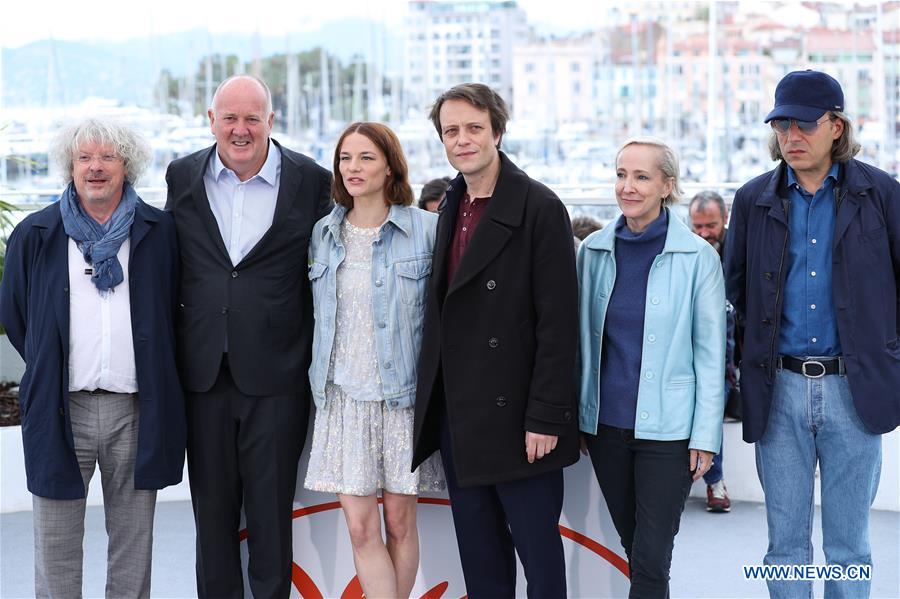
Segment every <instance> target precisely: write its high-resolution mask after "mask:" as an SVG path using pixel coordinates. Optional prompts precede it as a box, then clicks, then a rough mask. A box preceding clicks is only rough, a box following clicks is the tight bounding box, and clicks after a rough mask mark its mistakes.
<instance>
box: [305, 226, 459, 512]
mask: <svg viewBox="0 0 900 599" xmlns="http://www.w3.org/2000/svg"><path fill="white" fill-rule="evenodd" d="M378 230H379V229H378V228H361V227H355V226H353V225H352V224H350V223H349V222H348V221H347V219H346V218H345V219H344V221H343V222H342V223H341V242H342V243H343V245H344V248H345V250H346V256H345V258H344V261H343V262H342V263H341V265H340V266H339V267H338V270H337V275H336V278H337V315H336V316H337V319H336V330H335V335H334V346H333V348H332V352H331V360H330V363H329V367H328V380H327V382H326V385H325V404H324V406H323V407H322V408H321V409H319V410H317V411H316V418H315V424H314V426H313V440H312V449H311V450H310V456H309V468H308V469H307V473H306V480H305V481H304V483H303V484H304V486H305V487H306V488H307V489H311V490H313V491H324V492H328V493H342V494H346V495H360V496H364V495H373V494H374V493H375V492H376V491H377V490H378V489H384V490H386V491H389V492H391V493H401V494H404V495H415V494H417V493H418V492H420V491H440V490H442V489H444V488H446V482H445V481H444V475H443V470H442V467H441V463H440V458H439V456H438V454H435V455H433V456H431V457H430V458H429V459H428V460H427V461H426V462H425V463H423V464H422V465H421V466H420V467H419V468H418V469H417V470H416V471H415V472H410V471H409V467H410V465H411V464H412V433H413V418H414V410H415V408H413V407H410V408H395V409H389V408H388V407H387V405H386V404H385V402H384V400H383V398H382V396H381V376H380V375H379V373H378V354H377V352H376V351H375V322H374V318H373V314H372V242H373V241H374V240H375V239H376V238H377V237H378Z"/></svg>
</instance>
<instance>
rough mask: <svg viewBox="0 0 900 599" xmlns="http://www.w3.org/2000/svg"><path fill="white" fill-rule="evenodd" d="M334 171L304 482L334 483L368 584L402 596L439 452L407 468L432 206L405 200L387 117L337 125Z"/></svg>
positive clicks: (408, 193) (369, 591) (402, 164)
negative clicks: (422, 495)
mask: <svg viewBox="0 0 900 599" xmlns="http://www.w3.org/2000/svg"><path fill="white" fill-rule="evenodd" d="M334 173H335V177H334V183H333V195H334V199H335V202H336V206H335V207H334V209H333V210H332V212H331V214H330V215H328V216H326V217H325V218H323V219H322V220H321V221H319V222H318V223H317V224H316V226H315V227H314V229H313V233H312V239H311V241H310V256H311V260H312V262H311V265H310V268H309V278H310V281H311V283H312V289H313V304H314V307H315V319H316V324H315V332H314V336H313V363H312V364H311V366H310V370H309V378H310V383H311V386H312V393H313V399H314V400H315V403H316V417H315V425H314V430H313V440H312V449H311V452H310V459H309V469H308V472H307V475H306V481H305V483H304V485H305V487H306V488H307V489H311V490H314V491H324V492H330V493H337V495H338V499H339V500H340V503H341V507H342V508H343V511H344V515H345V517H346V519H347V527H348V529H349V531H350V542H351V544H352V546H353V561H354V564H355V566H356V572H357V575H358V577H359V581H360V584H361V585H362V589H363V592H364V594H365V595H366V596H367V597H408V596H409V594H410V592H411V591H412V588H413V584H414V582H415V578H416V571H417V569H418V564H419V537H418V531H417V529H416V494H417V493H418V492H419V491H422V490H441V489H443V488H444V480H443V474H442V472H441V467H440V463H439V461H438V457H437V455H435V456H434V457H433V458H432V460H431V461H429V462H426V463H425V464H423V465H422V466H421V467H420V468H419V469H418V470H417V471H415V472H411V471H410V464H411V463H412V445H411V444H412V427H413V402H414V400H415V393H416V362H417V361H418V356H419V346H420V341H421V330H422V318H423V316H424V309H425V293H426V290H427V282H428V278H429V275H430V273H431V254H432V247H433V245H434V232H435V227H436V225H437V215H436V214H431V213H428V212H425V211H423V210H419V209H418V208H413V207H411V206H410V204H412V202H413V194H412V190H411V189H410V186H409V180H408V174H407V166H406V159H405V158H404V156H403V150H402V148H401V147H400V141H399V140H398V139H397V136H396V135H395V134H394V133H393V131H391V130H390V129H389V128H388V127H386V126H384V125H382V124H379V123H354V124H352V125H350V126H349V127H348V128H347V130H346V131H344V133H343V134H342V135H341V137H340V139H339V140H338V143H337V148H336V150H335V156H334ZM379 490H380V491H381V495H382V498H383V500H384V528H385V533H386V537H387V541H386V542H385V541H384V540H383V539H382V535H381V515H380V512H379V509H378V497H377V493H378V491H379Z"/></svg>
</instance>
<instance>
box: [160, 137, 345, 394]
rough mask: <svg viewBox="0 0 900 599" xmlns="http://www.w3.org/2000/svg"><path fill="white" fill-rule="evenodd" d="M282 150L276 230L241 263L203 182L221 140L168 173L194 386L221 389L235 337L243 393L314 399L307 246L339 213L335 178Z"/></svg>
mask: <svg viewBox="0 0 900 599" xmlns="http://www.w3.org/2000/svg"><path fill="white" fill-rule="evenodd" d="M273 141H274V140H273ZM274 148H276V149H277V150H278V151H280V152H281V182H280V187H279V191H278V199H277V202H276V206H275V215H274V218H273V221H272V226H271V227H270V228H269V230H268V231H267V232H266V233H265V235H263V237H262V239H260V241H259V243H257V244H256V245H255V246H254V247H253V249H252V250H250V252H249V253H248V254H247V255H246V256H244V258H243V260H241V262H240V263H239V264H237V265H232V264H231V259H230V258H229V257H228V252H227V250H226V248H225V243H224V241H223V240H222V235H221V233H220V232H219V226H218V224H217V223H216V219H215V216H213V213H212V210H211V209H210V206H209V198H208V197H207V195H206V187H205V186H204V184H203V174H204V173H205V172H206V168H207V165H208V164H209V160H210V159H211V158H212V156H213V152H215V150H216V146H215V145H213V146H212V147H209V148H206V149H204V150H201V151H199V152H196V153H194V154H191V155H190V156H185V157H184V158H180V159H178V160H175V161H174V162H172V163H171V164H170V165H169V168H168V170H167V171H166V183H167V184H168V187H169V190H168V197H167V200H166V210H169V211H171V212H172V213H173V215H174V216H175V224H176V227H177V230H178V239H179V244H180V247H181V266H182V269H181V285H180V295H179V299H180V307H179V312H180V314H179V318H178V322H177V332H178V365H179V370H180V373H181V379H182V383H183V385H184V387H185V389H186V390H188V391H192V392H197V393H202V392H205V391H208V390H209V389H210V388H211V387H212V386H213V383H215V381H216V377H217V376H218V373H219V368H220V366H221V363H222V352H223V350H224V349H225V347H226V342H227V348H228V363H229V367H230V369H231V374H232V377H233V379H234V382H235V384H236V385H237V387H238V389H239V390H240V391H241V392H242V393H244V394H246V395H254V396H263V395H293V394H296V393H298V392H300V393H301V394H302V395H303V396H304V397H308V396H309V379H308V378H307V370H308V369H309V362H310V351H311V345H312V333H313V310H312V298H311V295H310V287H309V279H308V277H307V267H308V256H307V250H308V247H309V236H310V233H311V231H312V227H313V225H314V224H315V223H316V221H317V220H318V219H319V218H321V217H322V216H325V215H326V214H328V212H329V211H330V210H331V205H332V203H331V174H330V173H329V172H328V171H327V170H325V169H323V168H322V167H320V166H318V165H317V164H316V163H315V162H314V161H312V160H311V159H309V158H307V157H306V156H302V155H301V154H298V153H296V152H292V151H291V150H288V149H287V148H283V147H281V145H280V144H278V142H274Z"/></svg>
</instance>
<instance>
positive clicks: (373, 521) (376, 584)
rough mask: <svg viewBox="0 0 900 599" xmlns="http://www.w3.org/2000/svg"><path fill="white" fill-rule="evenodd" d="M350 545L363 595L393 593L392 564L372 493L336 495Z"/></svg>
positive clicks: (373, 597) (374, 597)
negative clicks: (364, 494)
mask: <svg viewBox="0 0 900 599" xmlns="http://www.w3.org/2000/svg"><path fill="white" fill-rule="evenodd" d="M338 499H339V500H340V502H341V507H342V508H343V509H344V517H345V518H346V519H347V528H348V529H349V530H350V544H351V545H352V546H353V564H354V565H355V566H356V575H357V576H358V577H359V583H360V585H361V586H362V590H363V593H364V594H365V596H366V597H367V599H387V598H393V597H397V580H396V576H395V574H394V565H393V563H392V562H391V556H390V554H389V553H388V549H387V547H385V545H384V540H383V539H382V536H381V514H380V513H379V511H378V499H377V497H376V496H375V495H369V496H366V497H357V496H356V495H340V494H339V495H338Z"/></svg>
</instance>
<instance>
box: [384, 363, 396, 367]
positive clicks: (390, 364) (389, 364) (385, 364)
mask: <svg viewBox="0 0 900 599" xmlns="http://www.w3.org/2000/svg"><path fill="white" fill-rule="evenodd" d="M384 367H385V368H393V367H394V364H393V363H392V362H385V363H384Z"/></svg>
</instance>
